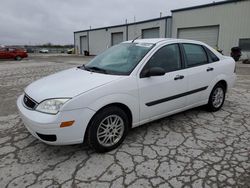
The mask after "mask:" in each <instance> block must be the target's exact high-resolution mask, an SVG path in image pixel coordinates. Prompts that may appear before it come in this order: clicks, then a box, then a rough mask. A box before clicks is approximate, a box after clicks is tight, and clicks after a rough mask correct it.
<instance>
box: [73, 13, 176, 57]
mask: <svg viewBox="0 0 250 188" xmlns="http://www.w3.org/2000/svg"><path fill="white" fill-rule="evenodd" d="M170 36H171V17H170V16H168V17H161V18H156V19H151V20H146V21H141V22H135V23H129V24H123V25H115V26H109V27H103V28H97V29H91V30H83V31H76V32H74V42H75V48H76V51H77V52H78V53H80V54H84V51H89V53H90V54H91V55H97V54H99V53H101V52H102V51H104V50H105V49H106V48H107V47H110V46H113V45H115V44H118V43H120V42H122V41H126V40H133V39H135V38H136V37H139V38H159V37H161V38H166V37H170Z"/></svg>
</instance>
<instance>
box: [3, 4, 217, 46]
mask: <svg viewBox="0 0 250 188" xmlns="http://www.w3.org/2000/svg"><path fill="white" fill-rule="evenodd" d="M213 1H215V0H5V1H4V0H2V1H1V4H0V44H2V45H3V44H4V45H13V44H21V45H23V44H44V43H48V42H51V43H53V44H73V32H74V31H77V30H84V29H89V27H90V26H91V27H92V28H97V27H104V26H110V25H116V24H124V23H125V20H126V19H128V22H134V16H135V17H136V21H141V20H146V19H152V18H157V17H159V16H160V12H162V15H163V16H168V15H171V12H170V10H173V9H177V8H183V7H188V6H194V5H200V4H207V3H211V2H213ZM216 1H220V0H216Z"/></svg>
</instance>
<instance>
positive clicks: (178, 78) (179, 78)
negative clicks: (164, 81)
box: [174, 75, 184, 80]
mask: <svg viewBox="0 0 250 188" xmlns="http://www.w3.org/2000/svg"><path fill="white" fill-rule="evenodd" d="M183 78H184V76H183V75H176V76H175V77H174V80H182V79H183Z"/></svg>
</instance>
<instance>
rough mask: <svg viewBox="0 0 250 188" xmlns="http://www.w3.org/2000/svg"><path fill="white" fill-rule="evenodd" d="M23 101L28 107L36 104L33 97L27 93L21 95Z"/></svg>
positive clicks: (31, 107)
mask: <svg viewBox="0 0 250 188" xmlns="http://www.w3.org/2000/svg"><path fill="white" fill-rule="evenodd" d="M23 103H24V104H25V106H26V107H27V108H29V109H34V108H35V107H36V105H37V102H36V101H34V100H33V99H31V98H30V97H29V96H28V95H26V94H25V95H24V97H23Z"/></svg>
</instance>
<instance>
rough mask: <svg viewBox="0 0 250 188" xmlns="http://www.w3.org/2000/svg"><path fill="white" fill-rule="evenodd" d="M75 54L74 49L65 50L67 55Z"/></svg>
mask: <svg viewBox="0 0 250 188" xmlns="http://www.w3.org/2000/svg"><path fill="white" fill-rule="evenodd" d="M74 53H75V48H71V49H68V50H67V54H74Z"/></svg>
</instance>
